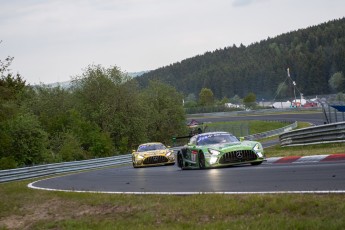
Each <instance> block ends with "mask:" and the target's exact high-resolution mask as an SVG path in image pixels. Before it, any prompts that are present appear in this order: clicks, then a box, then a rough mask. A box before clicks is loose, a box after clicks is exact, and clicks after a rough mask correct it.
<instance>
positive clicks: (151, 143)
mask: <svg viewBox="0 0 345 230" xmlns="http://www.w3.org/2000/svg"><path fill="white" fill-rule="evenodd" d="M157 144H158V145H160V144H162V143H161V142H149V143H144V144H141V145H157ZM141 145H140V146H141Z"/></svg>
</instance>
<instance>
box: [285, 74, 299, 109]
mask: <svg viewBox="0 0 345 230" xmlns="http://www.w3.org/2000/svg"><path fill="white" fill-rule="evenodd" d="M287 74H288V77H289V78H290V79H291V81H292V84H293V94H294V96H295V105H296V107H297V99H296V82H295V81H293V80H292V78H291V77H290V69H289V68H287ZM301 104H302V100H301Z"/></svg>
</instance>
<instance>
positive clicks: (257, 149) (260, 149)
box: [253, 143, 264, 157]
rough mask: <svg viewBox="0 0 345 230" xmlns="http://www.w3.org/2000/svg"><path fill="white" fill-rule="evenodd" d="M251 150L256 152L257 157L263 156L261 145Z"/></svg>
mask: <svg viewBox="0 0 345 230" xmlns="http://www.w3.org/2000/svg"><path fill="white" fill-rule="evenodd" d="M253 150H254V151H255V152H256V154H257V155H258V157H263V156H264V155H263V154H262V147H261V145H260V144H259V143H258V144H256V145H255V146H254V148H253Z"/></svg>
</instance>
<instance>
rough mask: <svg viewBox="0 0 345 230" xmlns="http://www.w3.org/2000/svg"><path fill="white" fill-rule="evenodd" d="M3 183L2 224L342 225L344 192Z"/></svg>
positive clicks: (66, 226) (89, 226)
mask: <svg viewBox="0 0 345 230" xmlns="http://www.w3.org/2000/svg"><path fill="white" fill-rule="evenodd" d="M28 183H29V181H21V182H11V183H5V184H1V188H0V194H1V197H2V200H3V201H4V202H1V204H0V217H1V220H0V228H2V229H102V230H103V229H153V228H159V229H200V228H202V229H342V228H343V226H345V219H344V218H343V214H344V213H345V195H342V194H338V195H336V194H332V195H313V194H305V195H298V194H293V195H292V194H290V195H289V194H287V195H278V194H277V195H191V196H173V195H168V196H166V195H110V194H85V193H83V194H80V193H64V192H49V191H40V190H32V189H29V188H27V187H26V185H27V184H28Z"/></svg>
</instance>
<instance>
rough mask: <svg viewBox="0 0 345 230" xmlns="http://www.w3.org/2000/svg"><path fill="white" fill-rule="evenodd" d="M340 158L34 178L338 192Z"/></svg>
mask: <svg viewBox="0 0 345 230" xmlns="http://www.w3.org/2000/svg"><path fill="white" fill-rule="evenodd" d="M344 182H345V161H334V162H324V163H322V162H319V163H308V162H306V163H296V164H293V163H289V164H278V163H277V164H269V163H263V164H262V165H259V166H251V165H243V166H236V167H227V168H218V169H206V170H181V169H179V168H178V167H176V166H160V167H148V168H136V169H135V168H133V167H131V166H125V167H120V168H107V169H101V170H95V171H89V172H83V173H77V174H71V175H67V176H61V177H56V178H51V179H46V180H41V181H37V182H34V183H33V184H31V185H30V187H32V188H40V189H47V190H60V191H75V192H102V193H115V194H117V193H125V194H203V193H220V194H241V193H344V192H345V183H344Z"/></svg>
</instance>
